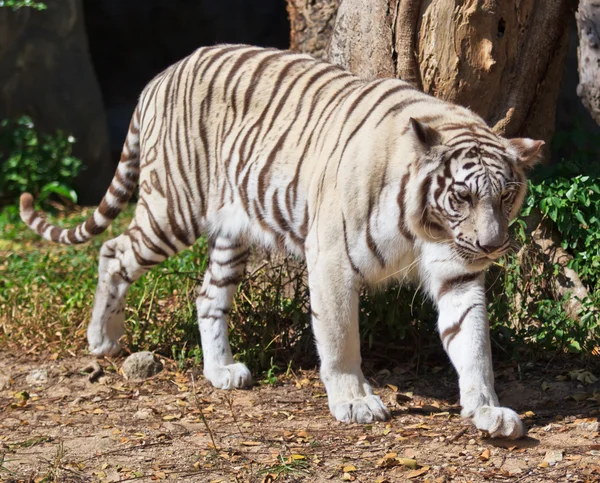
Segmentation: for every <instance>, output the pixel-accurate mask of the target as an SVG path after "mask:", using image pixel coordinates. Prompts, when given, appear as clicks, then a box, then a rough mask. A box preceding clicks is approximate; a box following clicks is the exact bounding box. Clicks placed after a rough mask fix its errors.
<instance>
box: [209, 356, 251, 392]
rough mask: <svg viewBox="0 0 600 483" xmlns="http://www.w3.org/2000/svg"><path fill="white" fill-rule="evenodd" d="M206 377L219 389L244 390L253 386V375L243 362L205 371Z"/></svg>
mask: <svg viewBox="0 0 600 483" xmlns="http://www.w3.org/2000/svg"><path fill="white" fill-rule="evenodd" d="M204 376H205V377H206V379H208V380H209V381H210V383H211V384H212V385H213V386H214V387H216V388H218V389H243V388H245V387H250V386H251V385H252V374H250V371H249V370H248V368H247V367H246V366H245V365H244V364H242V363H241V362H236V363H235V364H228V365H226V366H217V367H212V368H210V369H208V370H207V369H205V370H204Z"/></svg>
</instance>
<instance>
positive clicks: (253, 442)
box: [242, 441, 261, 446]
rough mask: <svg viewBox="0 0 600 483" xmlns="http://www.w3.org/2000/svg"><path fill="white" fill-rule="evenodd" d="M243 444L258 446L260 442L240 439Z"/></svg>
mask: <svg viewBox="0 0 600 483" xmlns="http://www.w3.org/2000/svg"><path fill="white" fill-rule="evenodd" d="M242 444H243V445H244V446H260V444H261V443H259V442H258V441H242Z"/></svg>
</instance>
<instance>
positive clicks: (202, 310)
mask: <svg viewBox="0 0 600 483" xmlns="http://www.w3.org/2000/svg"><path fill="white" fill-rule="evenodd" d="M248 254H249V250H248V247H247V245H246V244H244V243H241V242H238V241H236V240H231V239H229V238H226V237H222V236H219V237H217V238H215V239H214V240H212V242H211V246H210V261H209V266H208V269H207V270H206V273H205V274H204V281H203V283H202V288H201V289H200V291H199V294H198V299H197V301H196V306H197V308H198V325H199V327H200V335H201V338H202V352H203V354H204V376H205V377H206V378H207V379H208V380H209V381H210V382H211V384H212V385H213V386H215V387H218V388H220V389H234V388H242V387H248V386H250V385H251V384H252V376H251V374H250V371H249V370H248V368H247V367H246V366H245V365H244V364H242V363H240V362H237V363H236V362H235V361H234V360H233V356H232V354H231V346H230V345H229V337H228V335H227V332H228V328H229V310H230V309H231V304H232V302H233V296H234V295H235V291H236V289H237V286H238V285H239V283H240V281H241V280H242V276H243V274H244V267H245V265H246V260H247V259H248Z"/></svg>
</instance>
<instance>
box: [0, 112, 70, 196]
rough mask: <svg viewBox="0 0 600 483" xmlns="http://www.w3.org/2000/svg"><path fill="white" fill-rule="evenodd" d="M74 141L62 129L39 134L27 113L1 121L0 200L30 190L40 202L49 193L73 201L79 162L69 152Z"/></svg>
mask: <svg viewBox="0 0 600 483" xmlns="http://www.w3.org/2000/svg"><path fill="white" fill-rule="evenodd" d="M74 143H75V138H73V136H69V135H67V134H65V133H63V132H62V131H57V132H56V134H54V135H48V134H39V133H38V132H37V131H36V129H35V126H34V124H33V121H32V120H31V119H30V118H29V117H27V116H23V117H21V118H19V119H17V120H4V121H2V122H0V199H1V200H3V201H4V203H6V202H13V201H15V200H16V199H18V197H19V196H20V194H21V193H23V192H25V191H29V192H31V193H33V195H34V197H35V198H36V200H37V201H38V202H40V203H44V202H45V201H46V200H48V198H49V197H50V195H58V196H60V197H62V198H64V199H67V200H70V201H72V202H76V201H77V195H76V193H75V191H74V189H73V183H74V180H75V178H76V177H77V175H78V174H79V171H80V170H81V161H80V160H79V159H77V158H75V157H74V156H72V154H71V153H72V149H73V144H74Z"/></svg>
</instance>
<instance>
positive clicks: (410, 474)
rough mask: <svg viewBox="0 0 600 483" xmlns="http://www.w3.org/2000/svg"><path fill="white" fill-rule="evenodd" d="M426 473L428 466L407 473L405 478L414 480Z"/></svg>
mask: <svg viewBox="0 0 600 483" xmlns="http://www.w3.org/2000/svg"><path fill="white" fill-rule="evenodd" d="M428 471H429V466H423V467H422V468H419V469H418V470H412V471H409V472H408V473H407V474H406V477H407V478H416V477H417V476H421V475H424V474H425V473H427V472H428Z"/></svg>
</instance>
